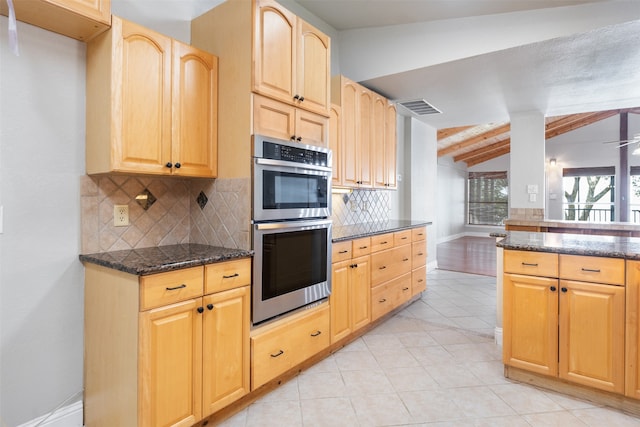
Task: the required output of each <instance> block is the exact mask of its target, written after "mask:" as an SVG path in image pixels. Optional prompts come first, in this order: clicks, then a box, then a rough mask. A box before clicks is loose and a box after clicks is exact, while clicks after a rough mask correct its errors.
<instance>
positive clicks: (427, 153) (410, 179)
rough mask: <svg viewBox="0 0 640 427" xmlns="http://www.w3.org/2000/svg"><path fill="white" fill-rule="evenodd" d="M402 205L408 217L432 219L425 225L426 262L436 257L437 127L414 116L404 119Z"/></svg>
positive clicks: (430, 261)
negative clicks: (403, 201)
mask: <svg viewBox="0 0 640 427" xmlns="http://www.w3.org/2000/svg"><path fill="white" fill-rule="evenodd" d="M404 122H405V123H404V156H405V162H406V163H405V172H404V173H405V175H404V179H403V180H404V181H405V186H406V187H405V191H404V196H405V207H406V209H407V212H406V213H407V218H409V219H413V220H426V221H432V222H433V224H432V225H431V226H429V227H427V253H428V257H427V264H430V263H435V261H436V244H437V235H438V222H437V221H436V216H437V200H436V191H435V189H436V187H437V185H438V172H437V170H438V168H437V162H438V150H437V131H436V129H435V128H433V127H431V126H429V125H427V124H425V123H423V122H420V121H418V120H416V119H413V118H409V117H407V118H405V121H404Z"/></svg>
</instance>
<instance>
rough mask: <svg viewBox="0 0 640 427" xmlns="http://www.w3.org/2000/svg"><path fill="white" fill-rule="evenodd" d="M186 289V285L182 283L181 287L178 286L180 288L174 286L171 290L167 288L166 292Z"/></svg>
mask: <svg viewBox="0 0 640 427" xmlns="http://www.w3.org/2000/svg"><path fill="white" fill-rule="evenodd" d="M186 287H187V285H185V284H184V283H183V284H182V285H180V286H174V287H173V288H167V290H168V291H175V290H178V289H182V288H186Z"/></svg>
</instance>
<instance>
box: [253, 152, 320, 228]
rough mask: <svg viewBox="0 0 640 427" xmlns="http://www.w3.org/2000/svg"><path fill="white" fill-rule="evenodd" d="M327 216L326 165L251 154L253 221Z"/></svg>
mask: <svg viewBox="0 0 640 427" xmlns="http://www.w3.org/2000/svg"><path fill="white" fill-rule="evenodd" d="M329 216H331V169H330V168H326V167H322V166H311V165H299V164H295V163H293V164H292V163H290V162H283V161H279V160H271V159H262V158H254V164H253V220H254V221H273V220H282V219H301V218H327V217H329Z"/></svg>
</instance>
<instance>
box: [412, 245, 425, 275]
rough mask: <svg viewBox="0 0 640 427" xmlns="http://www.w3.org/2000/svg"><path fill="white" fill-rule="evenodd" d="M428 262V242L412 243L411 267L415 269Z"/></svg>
mask: <svg viewBox="0 0 640 427" xmlns="http://www.w3.org/2000/svg"><path fill="white" fill-rule="evenodd" d="M426 264H427V245H426V242H425V241H424V240H423V241H417V242H414V243H412V244H411V268H412V269H415V268H418V267H422V266H423V265H426Z"/></svg>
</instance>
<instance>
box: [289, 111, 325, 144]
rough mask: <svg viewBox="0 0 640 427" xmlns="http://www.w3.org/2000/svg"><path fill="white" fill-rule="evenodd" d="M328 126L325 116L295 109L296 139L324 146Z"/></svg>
mask: <svg viewBox="0 0 640 427" xmlns="http://www.w3.org/2000/svg"><path fill="white" fill-rule="evenodd" d="M328 127H329V119H327V118H326V117H323V116H320V115H318V114H314V113H310V112H308V111H304V110H300V109H297V110H296V132H295V134H296V141H299V142H301V143H303V144H309V145H318V146H320V147H326V146H327V145H328V142H327V135H328V129H327V128H328Z"/></svg>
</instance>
